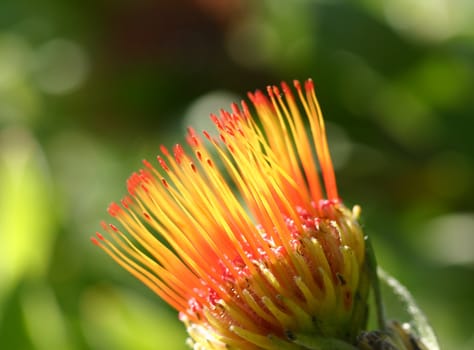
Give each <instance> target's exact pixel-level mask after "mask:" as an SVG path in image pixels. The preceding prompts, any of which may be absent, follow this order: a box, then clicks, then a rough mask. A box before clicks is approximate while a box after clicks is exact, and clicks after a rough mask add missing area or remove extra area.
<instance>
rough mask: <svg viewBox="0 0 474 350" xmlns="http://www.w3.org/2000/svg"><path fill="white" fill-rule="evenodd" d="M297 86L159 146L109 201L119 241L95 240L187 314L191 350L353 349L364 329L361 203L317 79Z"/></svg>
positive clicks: (111, 233)
mask: <svg viewBox="0 0 474 350" xmlns="http://www.w3.org/2000/svg"><path fill="white" fill-rule="evenodd" d="M294 87H295V89H294V90H292V89H290V87H289V86H288V85H287V84H285V83H282V84H281V88H278V87H276V86H271V87H268V88H267V94H266V95H265V94H264V93H262V92H260V91H257V92H255V93H251V94H249V99H250V101H251V103H252V104H253V110H254V111H251V108H250V107H249V106H248V105H247V103H246V102H242V103H241V106H240V107H239V106H238V105H236V104H233V105H232V106H231V111H230V112H226V111H221V112H220V115H219V116H216V115H211V118H212V120H213V121H214V124H215V125H216V127H217V135H216V136H211V134H210V133H208V132H206V131H204V132H203V134H202V136H200V135H198V134H197V133H196V132H195V131H194V130H193V129H189V134H188V138H187V139H188V143H189V148H190V149H189V150H188V151H186V150H185V149H184V148H183V147H182V146H181V145H176V146H175V147H174V149H173V152H170V151H168V150H167V149H166V148H165V147H163V146H162V147H161V152H162V155H161V156H158V157H157V163H156V165H152V164H151V163H150V162H148V161H144V162H143V164H144V168H143V169H141V170H140V171H139V172H137V173H134V174H132V176H131V177H130V178H129V180H128V183H127V184H128V192H129V195H128V196H126V197H125V198H124V199H123V200H122V201H121V204H117V203H113V204H111V205H110V207H109V209H108V211H109V213H110V215H111V216H112V217H114V218H115V219H117V221H118V222H119V223H120V227H118V226H115V225H113V224H110V225H107V224H105V223H103V228H104V230H105V231H106V232H107V233H108V235H107V237H111V239H110V238H106V237H105V236H103V235H102V234H100V233H97V235H96V237H94V238H92V241H93V242H94V243H95V244H97V245H98V246H99V247H101V248H102V249H103V250H104V251H105V252H106V253H107V254H109V255H110V256H111V257H112V258H113V259H114V260H115V261H116V262H117V263H118V264H120V265H121V266H122V267H123V268H125V269H126V270H128V271H129V272H130V273H131V274H132V275H134V276H135V277H136V278H138V279H139V280H140V281H142V282H143V283H144V284H145V285H147V286H148V287H149V288H151V289H152V290H153V291H154V292H155V293H156V294H158V295H159V296H160V297H161V298H163V299H164V300H165V301H166V302H167V303H169V304H170V305H171V306H173V307H174V308H175V309H176V310H178V311H179V313H180V319H181V320H182V321H183V322H184V323H185V324H186V327H187V330H188V333H189V335H190V340H189V344H190V345H191V346H192V347H193V348H194V349H305V348H310V349H311V348H314V349H319V348H321V346H322V345H324V344H326V345H327V344H331V345H330V346H332V347H331V348H341V349H344V348H353V347H351V345H349V344H351V343H352V344H354V343H355V342H356V337H357V335H358V334H359V332H360V331H361V330H362V329H363V328H364V327H365V321H366V310H367V307H366V301H367V294H368V289H369V284H370V283H369V277H368V273H367V268H366V262H365V260H366V259H365V256H366V254H365V243H364V237H363V233H362V230H361V228H360V226H359V224H358V222H357V219H358V207H355V208H354V209H353V210H352V211H350V210H348V209H347V208H346V207H345V206H344V205H343V203H342V201H341V200H340V198H339V196H338V191H337V187H336V180H335V175H334V170H333V165H332V162H331V157H330V154H329V149H328V145H327V140H326V132H325V126H324V122H323V118H322V114H321V110H320V107H319V104H318V102H317V100H316V95H315V92H314V87H313V83H312V81H311V80H308V81H306V82H305V84H304V86H302V85H301V84H300V83H299V82H298V81H295V82H294ZM295 92H296V93H295ZM307 124H309V125H307ZM316 159H317V160H318V162H316ZM317 163H319V166H317ZM318 168H319V169H320V173H319V171H318ZM345 344H347V347H346V345H345Z"/></svg>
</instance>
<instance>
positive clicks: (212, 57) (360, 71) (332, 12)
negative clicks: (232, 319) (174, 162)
mask: <svg viewBox="0 0 474 350" xmlns="http://www.w3.org/2000/svg"><path fill="white" fill-rule="evenodd" d="M307 77H312V78H313V79H314V81H315V83H316V86H317V93H318V96H319V100H320V103H321V105H322V107H323V110H324V113H325V116H326V119H327V122H328V124H329V125H328V129H329V138H330V143H331V147H332V152H333V156H334V158H335V164H336V167H337V172H338V180H339V186H340V193H341V194H342V196H343V198H344V200H345V202H346V204H348V205H353V204H356V203H358V204H360V205H361V206H362V208H363V222H364V226H365V230H366V232H367V233H368V234H370V235H371V236H372V239H373V240H374V244H375V248H376V252H377V254H378V259H379V262H380V263H381V264H382V265H383V266H384V267H385V268H386V269H387V270H388V271H390V272H391V273H392V274H394V275H395V276H396V277H397V278H398V279H399V280H401V281H402V282H403V283H404V284H405V285H407V286H408V288H409V289H410V290H411V291H412V293H413V294H414V296H415V298H416V299H417V300H418V302H419V304H420V305H421V307H422V308H423V309H424V310H425V312H426V314H427V316H428V318H429V319H430V320H431V322H432V324H433V326H434V328H435V330H436V331H437V333H438V336H439V340H440V343H441V346H442V348H443V349H461V350H468V349H472V348H474V330H473V324H474V319H473V316H472V313H473V312H474V205H473V200H472V199H473V194H474V185H473V181H472V180H473V175H474V159H473V150H474V137H473V132H474V121H473V120H474V119H473V118H474V98H473V92H474V2H472V1H470V0H383V1H377V0H360V1H343V0H339V1H337V0H334V1H331V0H326V1H322V0H320V1H316V0H314V1H311V0H295V1H287V0H280V1H278V0H267V1H241V0H180V1H151V0H150V1H145V0H136V1H131V0H120V1H119V0H115V1H113V0H102V1H99V0H97V1H84V0H82V1H79V0H68V1H63V0H45V1H38V2H34V1H26V0H2V1H1V2H0V348H1V349H38V350H55V349H66V350H79V349H115V350H119V349H138V350H140V349H185V346H184V339H185V332H184V329H183V326H182V325H181V324H180V322H179V321H178V320H177V317H176V313H175V312H174V311H173V310H171V309H170V308H169V307H167V306H166V305H165V304H164V303H163V302H161V301H160V300H159V299H158V298H157V297H156V296H155V295H153V294H152V293H151V292H150V291H148V290H147V289H146V288H145V287H144V286H142V285H141V284H140V283H139V282H138V281H135V280H134V279H133V278H132V277H130V276H129V275H128V274H127V273H126V272H124V271H122V270H121V269H120V268H119V267H118V266H116V265H115V264H114V263H113V262H112V261H111V260H110V259H109V258H108V257H106V256H105V254H103V253H102V252H101V251H100V250H98V249H96V248H95V247H94V246H93V245H92V244H90V241H89V237H90V236H91V235H93V234H94V232H95V231H96V230H97V229H99V227H100V226H99V223H100V220H101V219H103V218H106V217H107V214H106V207H107V205H108V204H109V202H111V201H112V200H117V199H120V198H121V197H122V195H124V194H125V191H126V189H125V179H126V178H127V177H128V175H129V174H130V173H131V172H132V171H133V170H135V169H137V168H139V167H140V166H141V163H140V160H141V159H142V158H148V159H153V158H154V156H155V154H157V151H158V148H159V145H160V144H162V143H163V144H165V145H168V146H171V145H172V144H174V143H176V142H181V141H183V135H184V133H185V127H186V125H189V124H192V125H194V126H196V129H203V128H206V127H208V126H209V122H208V114H209V113H210V112H215V111H217V110H218V109H219V108H221V107H227V106H228V104H229V103H230V102H231V101H234V100H239V99H240V98H241V97H242V96H245V93H246V92H247V91H248V90H253V89H255V88H264V87H265V86H266V85H267V84H270V83H278V82H279V81H280V80H291V79H293V78H298V79H305V78H307Z"/></svg>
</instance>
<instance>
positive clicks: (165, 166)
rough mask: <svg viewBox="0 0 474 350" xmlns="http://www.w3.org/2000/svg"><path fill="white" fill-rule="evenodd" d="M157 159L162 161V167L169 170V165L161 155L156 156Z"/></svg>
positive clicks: (159, 161)
mask: <svg viewBox="0 0 474 350" xmlns="http://www.w3.org/2000/svg"><path fill="white" fill-rule="evenodd" d="M156 160H157V161H158V163H160V165H161V167H162V168H163V170H164V171H169V170H170V169H169V168H168V165H166V162H165V161H164V160H163V158H161V157H160V156H157V157H156Z"/></svg>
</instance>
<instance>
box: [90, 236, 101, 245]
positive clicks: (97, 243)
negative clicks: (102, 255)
mask: <svg viewBox="0 0 474 350" xmlns="http://www.w3.org/2000/svg"><path fill="white" fill-rule="evenodd" d="M91 242H92V243H93V244H94V245H96V246H100V243H99V241H98V240H97V239H96V238H95V237H91Z"/></svg>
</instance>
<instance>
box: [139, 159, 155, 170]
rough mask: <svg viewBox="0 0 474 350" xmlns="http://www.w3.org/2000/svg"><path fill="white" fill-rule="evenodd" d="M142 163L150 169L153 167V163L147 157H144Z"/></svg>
mask: <svg viewBox="0 0 474 350" xmlns="http://www.w3.org/2000/svg"><path fill="white" fill-rule="evenodd" d="M142 163H143V165H144V166H146V167H147V168H148V169H153V165H151V163H150V162H149V161H147V160H146V159H143V160H142Z"/></svg>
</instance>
